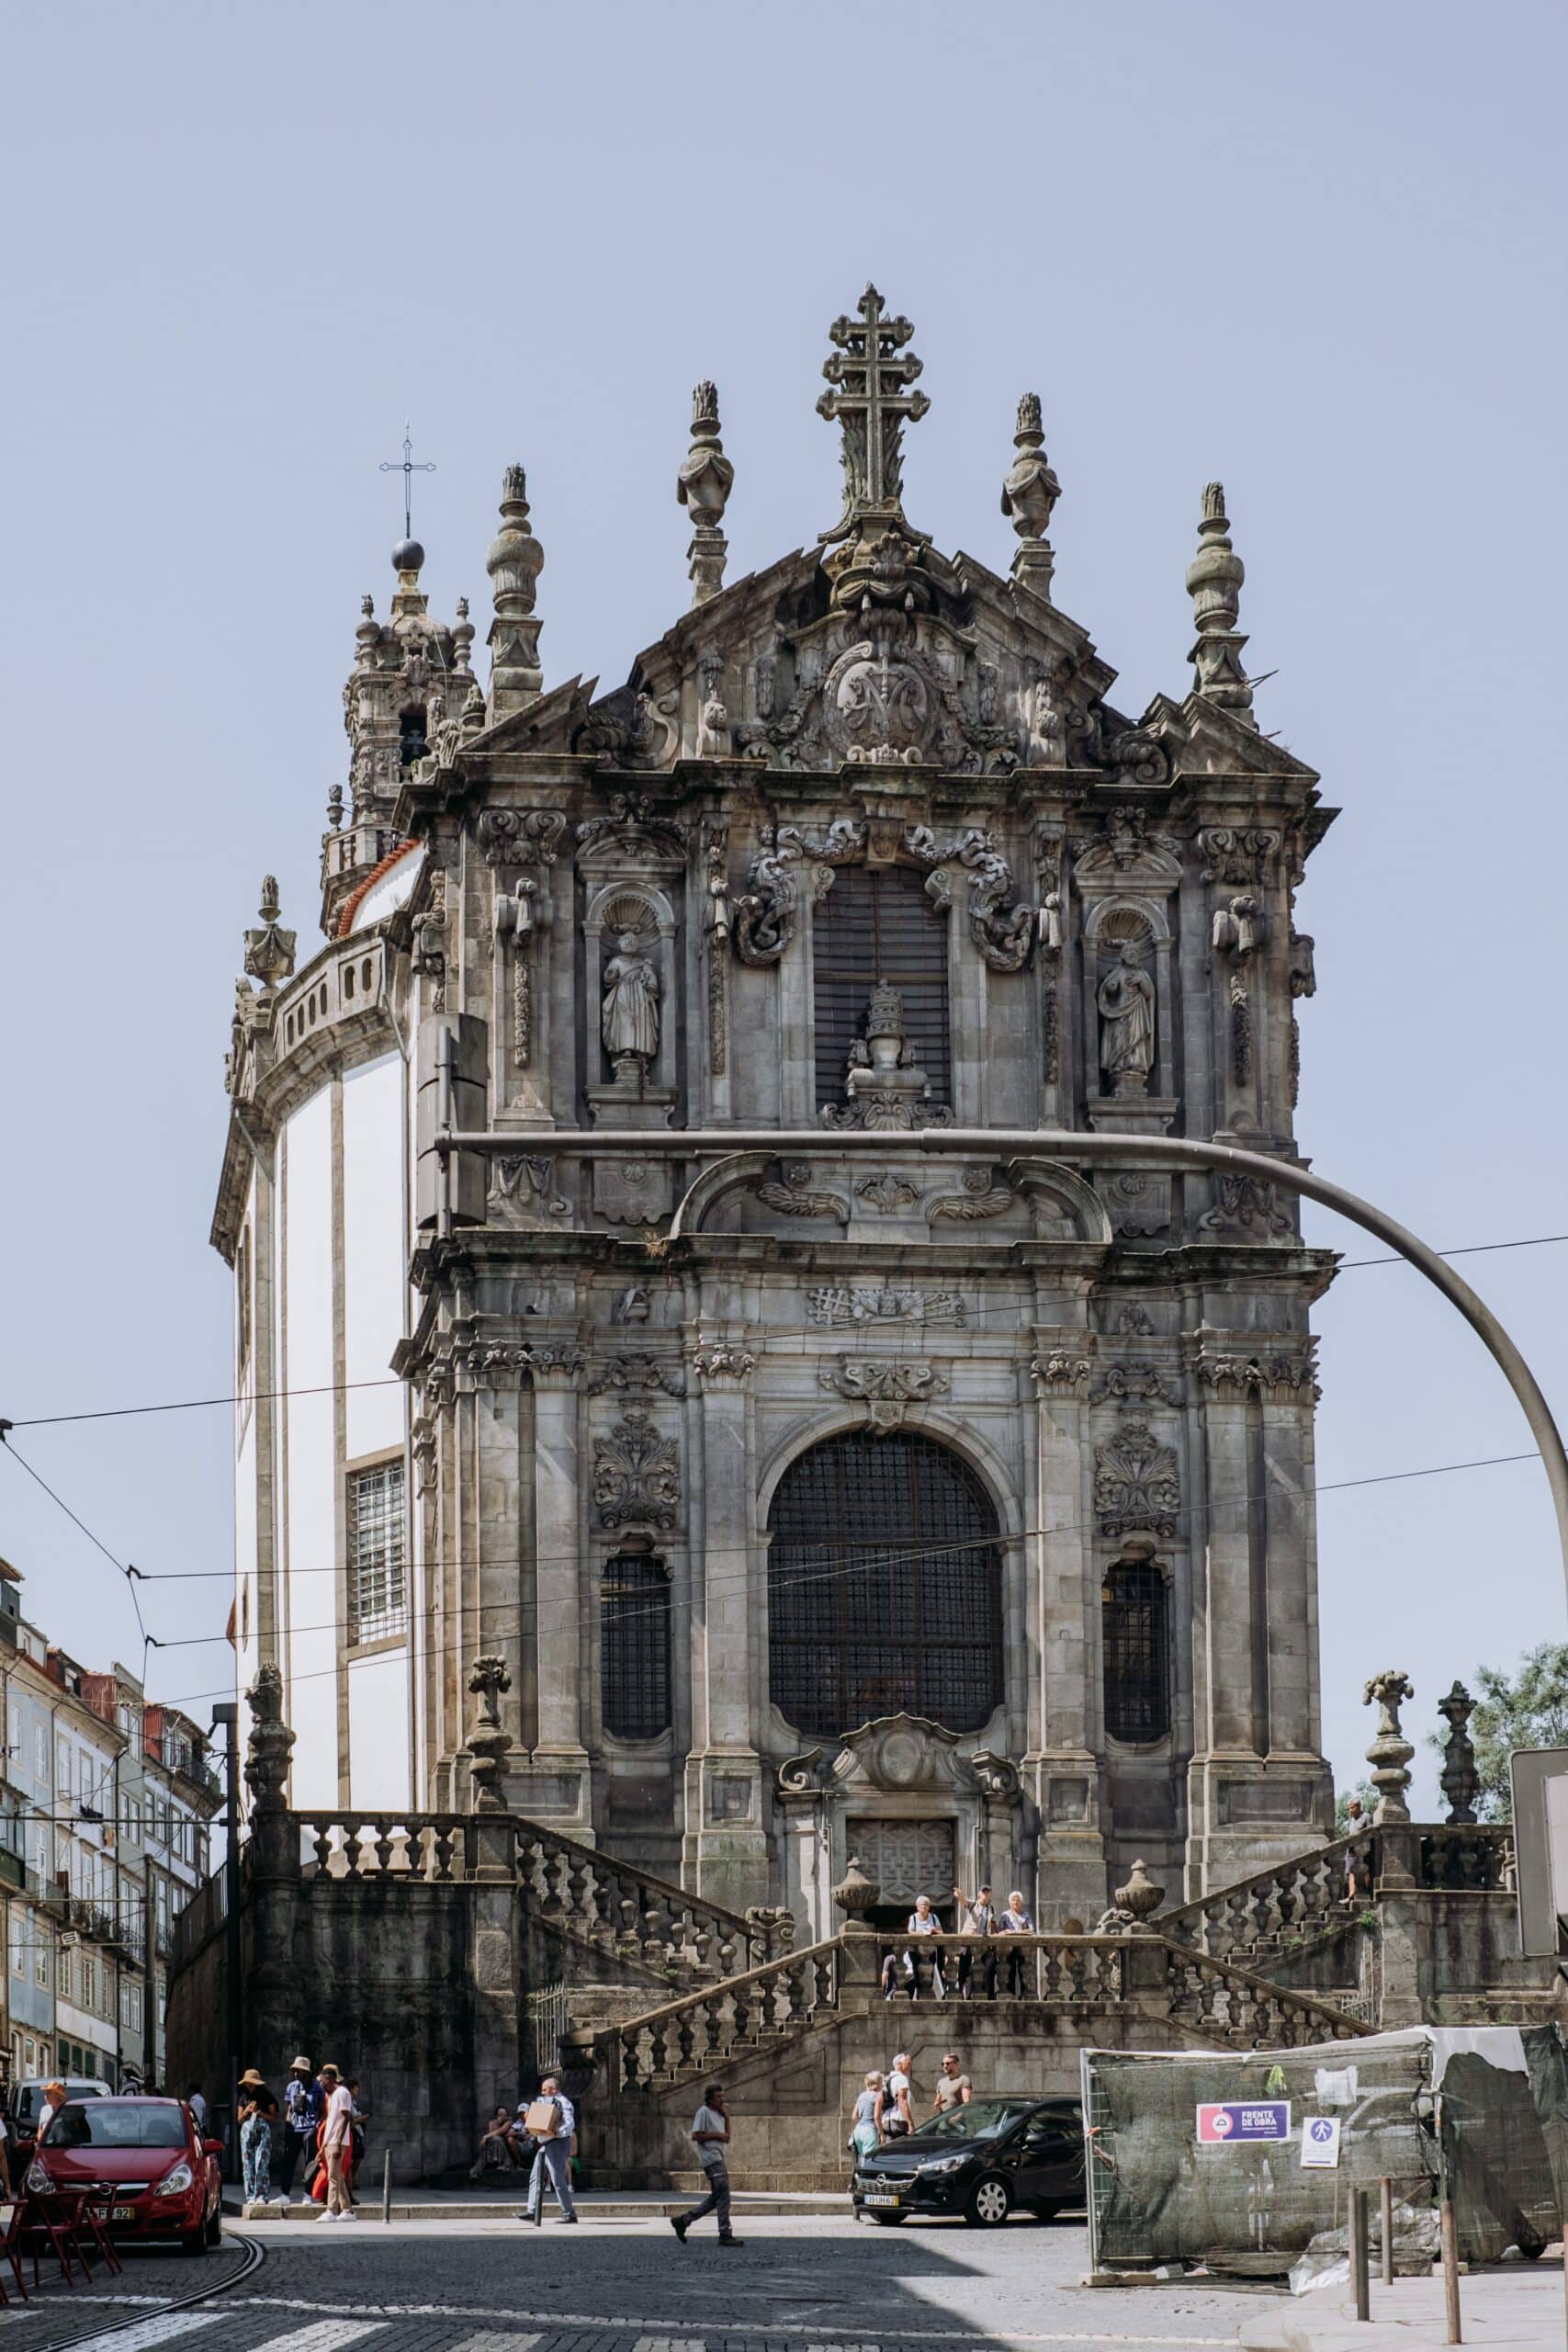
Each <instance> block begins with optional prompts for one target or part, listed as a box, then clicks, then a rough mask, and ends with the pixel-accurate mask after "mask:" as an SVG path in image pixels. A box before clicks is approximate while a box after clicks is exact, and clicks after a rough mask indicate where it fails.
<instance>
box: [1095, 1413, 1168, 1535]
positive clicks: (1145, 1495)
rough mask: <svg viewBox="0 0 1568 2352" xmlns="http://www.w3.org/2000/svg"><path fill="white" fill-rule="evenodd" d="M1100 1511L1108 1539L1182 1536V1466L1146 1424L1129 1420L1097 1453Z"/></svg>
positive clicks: (1102, 1530)
mask: <svg viewBox="0 0 1568 2352" xmlns="http://www.w3.org/2000/svg"><path fill="white" fill-rule="evenodd" d="M1094 1508H1095V1511H1096V1514H1097V1516H1098V1518H1099V1521H1100V1533H1101V1534H1102V1535H1132V1534H1135V1533H1137V1532H1139V1531H1140V1530H1143V1531H1145V1532H1147V1533H1149V1534H1151V1535H1162V1536H1172V1535H1174V1534H1175V1533H1176V1519H1177V1513H1178V1512H1179V1510H1180V1509H1181V1484H1180V1467H1179V1462H1178V1459H1177V1454H1176V1449H1175V1447H1174V1446H1169V1445H1164V1444H1162V1443H1161V1442H1160V1441H1159V1440H1158V1439H1157V1438H1156V1436H1155V1435H1154V1433H1153V1431H1152V1430H1150V1429H1149V1427H1148V1424H1147V1423H1146V1422H1145V1421H1142V1420H1135V1421H1128V1422H1127V1423H1125V1425H1124V1426H1123V1427H1122V1429H1121V1430H1118V1431H1117V1433H1116V1435H1115V1436H1114V1437H1111V1438H1107V1439H1105V1440H1104V1442H1102V1443H1101V1444H1100V1445H1097V1446H1096V1447H1095V1449H1094Z"/></svg>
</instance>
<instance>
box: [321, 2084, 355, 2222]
mask: <svg viewBox="0 0 1568 2352" xmlns="http://www.w3.org/2000/svg"><path fill="white" fill-rule="evenodd" d="M321 2088H322V2090H323V2091H325V2093H326V2095H327V2116H326V2121H325V2122H324V2123H323V2124H322V2126H321V2161H322V2162H323V2164H324V2165H326V2168H327V2205H326V2211H325V2212H324V2213H323V2214H322V2215H321V2219H322V2221H323V2222H352V2221H353V2220H354V2218H355V2217H354V2213H353V2211H352V2210H351V2208H350V2205H349V2201H348V2188H347V2184H346V2183H345V2182H344V2177H343V2162H344V2156H345V2155H346V2154H347V2153H348V2135H349V2132H350V2131H352V2129H353V2127H354V2098H353V2095H352V2093H351V2092H350V2090H349V2087H348V2085H347V2084H346V2083H345V2082H344V2081H343V2080H342V2079H341V2078H340V2076H339V2075H338V2070H337V2068H336V2067H335V2066H323V2067H322V2068H321Z"/></svg>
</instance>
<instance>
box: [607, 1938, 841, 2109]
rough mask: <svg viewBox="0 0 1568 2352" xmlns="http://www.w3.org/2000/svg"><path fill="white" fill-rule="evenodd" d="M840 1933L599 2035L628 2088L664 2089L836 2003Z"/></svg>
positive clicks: (777, 2038) (807, 2020)
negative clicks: (823, 1941)
mask: <svg viewBox="0 0 1568 2352" xmlns="http://www.w3.org/2000/svg"><path fill="white" fill-rule="evenodd" d="M842 1962H843V1938H842V1937H841V1936H837V1937H834V1938H832V1939H830V1940H829V1941H828V1942H826V1943H819V1944H807V1945H805V1946H803V1947H802V1949H801V1950H800V1951H791V1952H786V1953H785V1954H784V1957H783V1958H782V1959H778V1960H773V1961H769V1962H767V1963H766V1965H765V1966H763V1967H761V1968H750V1969H748V1970H747V1971H746V1972H745V1973H744V1974H742V1975H739V1976H731V1977H729V1978H728V1980H727V1981H726V1982H724V1983H723V1984H719V1985H712V1986H709V1987H707V1988H705V1990H703V1991H701V1992H697V1993H691V1994H688V1995H687V1996H686V1997H685V1998H684V1999H683V2000H680V2001H670V2002H667V2003H666V2004H665V2005H664V2007H662V2008H658V2009H650V2010H649V2011H648V2012H647V2013H646V2014H645V2015H644V2016H642V2017H639V2018H631V2019H630V2020H629V2021H628V2022H627V2023H626V2024H625V2025H622V2026H615V2027H612V2028H610V2029H609V2030H608V2031H606V2032H605V2033H604V2034H602V2035H601V2036H600V2037H599V2042H600V2044H601V2045H602V2046H603V2051H604V2055H605V2056H606V2057H607V2058H609V2059H611V2061H612V2062H613V2063H617V2064H618V2069H619V2080H620V2081H621V2083H622V2084H623V2085H624V2086H626V2087H628V2088H632V2089H645V2090H652V2089H660V2090H667V2089H670V2088H672V2087H673V2086H676V2085H678V2084H680V2083H681V2082H683V2081H688V2080H693V2081H694V2080H695V2079H696V2078H697V2077H698V2076H699V2075H703V2074H705V2073H707V2072H709V2071H711V2069H712V2068H713V2067H714V2066H715V2065H716V2064H719V2063H720V2062H721V2061H723V2060H725V2059H728V2058H734V2057H737V2056H739V2055H740V2054H741V2053H743V2052H746V2051H752V2050H759V2049H761V2048H763V2047H764V2046H765V2045H767V2044H768V2043H770V2042H773V2043H776V2042H779V2041H782V2040H783V2039H784V2036H785V2035H786V2034H788V2033H790V2032H791V2031H792V2030H798V2029H800V2028H801V2027H803V2026H805V2025H807V2024H809V2023H810V2021H811V2020H812V2018H815V2017H816V2016H817V2015H818V2013H819V2012H820V2011H822V2010H823V2009H834V2008H837V2007H838V2005H839V1994H840V1974H841V1970H842Z"/></svg>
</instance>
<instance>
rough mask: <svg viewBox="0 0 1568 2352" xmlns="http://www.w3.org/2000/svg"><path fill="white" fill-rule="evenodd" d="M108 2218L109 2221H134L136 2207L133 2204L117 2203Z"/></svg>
mask: <svg viewBox="0 0 1568 2352" xmlns="http://www.w3.org/2000/svg"><path fill="white" fill-rule="evenodd" d="M109 2219H110V2221H111V2222H134V2221H135V2219H136V2208H135V2206H134V2205H117V2206H116V2207H115V2209H114V2211H113V2212H112V2213H111V2214H110V2215H109Z"/></svg>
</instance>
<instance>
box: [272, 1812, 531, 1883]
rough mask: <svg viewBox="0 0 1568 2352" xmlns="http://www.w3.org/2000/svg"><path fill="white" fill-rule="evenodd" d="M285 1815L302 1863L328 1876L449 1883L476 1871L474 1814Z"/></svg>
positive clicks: (505, 1826)
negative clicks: (294, 1828)
mask: <svg viewBox="0 0 1568 2352" xmlns="http://www.w3.org/2000/svg"><path fill="white" fill-rule="evenodd" d="M289 1818H290V1820H291V1821H292V1822H293V1823H294V1824H295V1825H296V1826H298V1829H299V1855H300V1861H301V1864H302V1866H303V1867H304V1868H305V1869H306V1870H307V1871H314V1872H316V1873H319V1874H320V1875H321V1876H323V1877H326V1878H333V1879H369V1878H383V1877H385V1878H397V1879H425V1880H428V1881H429V1882H430V1883H433V1884H441V1885H447V1884H450V1883H452V1882H453V1881H454V1880H460V1879H471V1878H473V1877H474V1876H475V1875H476V1872H477V1867H478V1848H477V1843H476V1839H475V1817H474V1815H472V1814H467V1813H359V1812H348V1813H296V1814H292V1815H290V1816H289ZM487 1826H489V1825H487ZM510 1826H511V1825H509V1824H502V1829H503V1830H504V1829H505V1828H507V1827H510Z"/></svg>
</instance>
